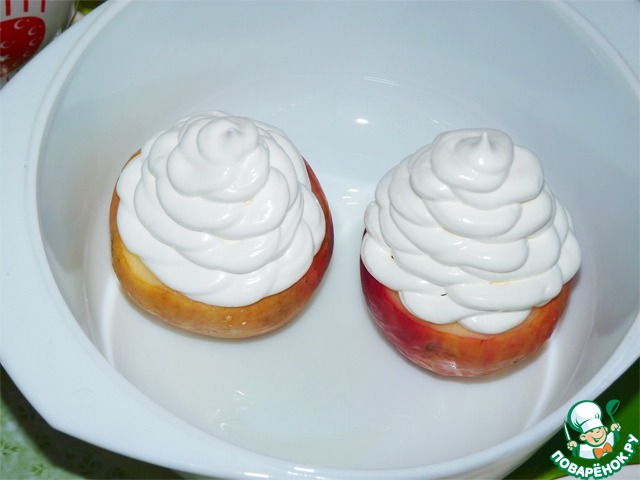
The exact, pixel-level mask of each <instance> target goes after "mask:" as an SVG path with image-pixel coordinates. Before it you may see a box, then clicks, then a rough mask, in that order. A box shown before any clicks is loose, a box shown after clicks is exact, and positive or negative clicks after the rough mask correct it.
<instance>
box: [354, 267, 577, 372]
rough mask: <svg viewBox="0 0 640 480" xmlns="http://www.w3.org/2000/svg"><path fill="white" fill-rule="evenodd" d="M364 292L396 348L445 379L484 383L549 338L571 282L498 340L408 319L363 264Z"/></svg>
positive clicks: (394, 297) (397, 297)
mask: <svg viewBox="0 0 640 480" xmlns="http://www.w3.org/2000/svg"><path fill="white" fill-rule="evenodd" d="M360 278H361V281H362V291H363V293H364V297H365V300H366V302H367V306H368V307H369V310H370V311H371V314H372V315H373V318H374V320H375V322H376V324H377V326H378V327H379V329H380V330H381V332H382V333H383V335H384V336H385V337H386V338H387V340H388V341H389V342H391V344H392V345H394V346H395V347H396V348H397V349H398V350H399V351H400V353H402V354H403V355H404V356H405V357H407V358H408V359H409V360H410V361H412V362H413V363H415V364H416V365H418V366H420V367H422V368H424V369H427V370H430V371H432V372H435V373H438V374H440V375H446V376H461V377H480V376H486V375H492V374H494V373H497V372H500V371H502V370H505V369H507V368H508V367H510V366H513V365H514V364H516V363H517V362H519V361H520V360H522V359H523V358H525V357H527V356H528V355H531V354H532V353H534V352H535V351H536V350H538V348H540V346H541V345H542V344H543V343H544V342H545V341H546V340H547V339H548V338H549V337H550V336H551V333H552V332H553V330H554V328H555V326H556V324H557V323H558V320H559V318H560V316H561V315H562V312H563V311H564V309H565V307H566V304H567V300H568V298H569V292H570V290H571V282H568V283H566V284H565V285H564V287H563V288H562V290H561V291H560V293H559V294H558V295H557V296H556V297H555V298H553V299H552V300H551V301H549V302H548V303H546V304H545V305H543V306H540V307H534V308H533V309H532V310H531V313H530V314H529V316H528V317H527V319H526V320H525V321H524V322H523V323H521V324H520V325H518V326H516V327H514V328H512V329H510V330H507V331H506V332H503V333H498V334H482V333H476V332H473V331H471V330H469V329H467V328H465V327H463V326H462V325H460V324H459V323H457V322H456V323H451V324H446V325H438V324H435V323H431V322H427V321H424V320H421V319H420V318H418V317H416V316H415V315H413V314H412V313H410V312H409V311H408V310H407V309H406V307H405V306H404V305H403V304H402V300H401V299H400V295H399V294H398V292H397V291H395V290H391V289H390V288H388V287H386V286H384V285H382V284H381V283H380V282H378V281H377V280H376V279H375V278H374V277H373V276H372V275H371V274H370V273H369V271H368V270H367V268H366V267H365V265H364V263H363V262H362V260H360Z"/></svg>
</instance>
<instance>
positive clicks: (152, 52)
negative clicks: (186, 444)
mask: <svg viewBox="0 0 640 480" xmlns="http://www.w3.org/2000/svg"><path fill="white" fill-rule="evenodd" d="M150 5H151V3H150V2H135V3H133V4H131V5H129V6H127V8H125V9H123V10H122V12H121V13H120V14H118V15H117V16H116V17H115V18H114V19H113V20H112V21H111V22H109V23H108V24H107V25H106V26H105V27H104V28H103V29H102V31H101V32H100V33H99V34H98V35H96V36H95V38H94V39H93V40H92V42H91V44H90V45H88V46H87V48H86V50H85V53H84V54H83V56H82V57H81V58H80V60H79V61H78V62H77V65H76V66H75V68H74V70H73V71H72V73H71V74H70V75H69V78H68V81H67V82H66V83H65V85H64V88H63V90H62V93H61V95H60V96H59V98H58V101H57V102H56V104H55V107H54V109H53V112H52V114H51V117H50V121H49V125H48V128H47V131H46V135H45V138H44V140H43V144H42V148H41V157H40V165H39V172H38V174H39V180H38V191H37V193H38V209H39V215H40V221H41V228H42V236H43V240H44V243H45V247H46V252H47V255H48V259H49V263H50V266H51V270H52V272H53V274H54V276H55V279H56V281H57V284H58V287H59V289H60V291H61V292H62V294H63V296H64V298H65V300H66V302H67V304H68V306H69V308H70V310H71V311H72V313H73V316H74V317H75V319H76V320H77V322H78V323H79V324H80V325H81V326H82V328H83V329H84V331H85V332H86V334H87V335H88V336H89V338H91V340H92V341H93V342H94V343H95V345H96V347H97V348H98V349H99V350H100V351H101V352H102V353H103V355H104V356H105V357H106V358H107V359H108V360H109V362H111V363H112V364H113V366H114V368H115V369H117V370H118V371H119V372H120V373H121V374H122V375H123V376H124V377H125V378H126V379H128V380H129V381H130V382H131V383H132V384H133V385H134V386H135V387H136V388H138V389H139V390H141V391H142V392H143V393H144V394H146V395H147V396H148V397H149V398H150V399H151V400H152V401H153V402H155V403H157V404H159V405H160V406H162V407H164V408H165V409H166V410H167V411H168V412H170V413H172V414H174V415H176V416H177V417H179V418H181V419H183V420H185V421H186V422H188V423H190V424H192V425H194V426H196V427H197V428H199V429H201V430H203V431H205V432H207V433H209V434H210V435H213V436H215V437H218V438H220V439H222V440H225V441H228V442H229V443H232V444H235V445H238V446H241V447H244V448H246V449H248V450H252V451H255V452H258V453H262V454H266V455H271V456H275V457H278V458H281V459H285V460H287V461H292V462H299V463H304V464H313V465H321V466H329V467H340V468H350V469H367V468H405V467H415V466H420V465H429V464H434V463H437V462H442V461H446V460H450V459H454V458H458V457H464V456H466V455H470V454H473V453H475V452H478V451H481V450H484V449H487V448H489V447H491V446H493V445H495V444H497V443H500V442H503V441H506V440H508V439H510V438H513V437H514V436H516V435H519V434H523V432H526V431H527V429H529V428H531V427H532V426H533V425H535V424H536V423H537V422H539V421H541V419H543V418H544V417H545V416H547V415H548V414H549V413H550V412H552V411H553V410H554V409H556V408H558V407H559V406H560V405H562V404H563V403H564V402H566V401H567V400H568V399H570V398H571V397H572V396H573V395H575V394H576V392H578V391H579V390H580V388H582V387H583V386H584V385H585V383H586V382H587V381H588V380H590V379H591V378H592V377H593V376H594V375H595V374H596V373H597V372H598V370H599V369H600V367H601V366H602V365H603V364H604V363H605V362H606V360H607V359H608V358H609V357H610V356H611V355H612V354H613V352H614V351H615V350H616V348H617V347H618V344H619V343H620V342H621V340H622V338H623V337H624V336H625V334H626V333H627V332H628V330H629V329H630V328H631V326H632V324H633V321H634V319H635V317H636V315H637V312H638V290H637V286H638V269H637V265H638V261H639V259H638V244H639V243H640V237H639V233H638V222H637V221H636V220H637V219H638V218H639V211H638V198H637V195H638V193H637V186H638V161H637V160H638V144H637V138H638V133H637V132H638V128H639V125H638V109H637V98H636V97H635V96H634V95H633V91H632V88H631V86H630V85H629V84H628V83H626V80H625V78H624V77H623V75H621V74H620V72H619V66H618V65H617V64H616V63H615V62H614V61H613V60H611V59H610V58H608V57H607V56H606V55H604V54H603V53H602V50H598V48H599V47H598V45H597V44H596V43H594V42H593V39H591V38H589V37H588V36H586V34H584V33H583V32H582V31H581V30H579V29H578V28H577V27H574V25H573V23H572V19H571V18H570V17H568V16H566V15H565V14H564V13H563V12H562V11H559V10H556V9H555V8H553V7H552V6H550V5H548V4H546V3H540V2H510V3H504V2H499V5H498V4H496V3H485V2H477V3H469V2H448V3H446V4H445V3H442V2H408V3H407V2H401V5H399V4H398V3H394V2H374V3H366V4H364V3H361V2H300V3H292V2H284V3H274V2H256V3H251V4H249V3H247V2H193V3H189V4H188V7H186V6H184V4H181V3H180V2H154V3H153V6H152V7H151V6H150ZM150 10H153V21H149V18H150V17H149V14H150ZM496 19H500V21H497V20H496ZM505 39H508V41H507V40H505ZM584 72H589V75H584ZM207 109H217V110H226V111H229V112H233V113H237V114H240V115H247V116H250V117H253V118H256V119H259V120H262V121H266V122H268V123H271V124H274V125H276V126H278V127H280V128H282V129H283V130H285V131H286V132H287V133H288V134H289V136H290V137H291V138H292V139H293V140H294V142H295V143H296V145H297V146H298V148H299V150H300V151H301V152H302V153H303V155H304V156H305V157H306V158H307V160H308V161H309V163H310V164H311V165H312V166H313V168H314V170H315V171H316V173H317V174H318V176H319V178H320V181H321V183H322V184H323V187H324V188H325V192H326V194H327V196H328V198H329V202H330V205H331V208H332V212H333V215H334V221H335V227H336V248H335V251H334V258H333V261H332V264H331V267H330V269H329V272H328V275H327V277H326V278H325V281H324V283H323V285H322V286H321V288H320V289H319V291H318V292H317V295H316V296H315V298H314V300H313V302H312V304H311V305H309V307H308V308H307V309H306V310H305V312H304V314H303V315H302V316H301V317H300V318H298V319H297V320H296V321H295V322H293V323H292V324H291V325H289V326H287V327H286V328H284V329H283V330H281V331H279V332H276V333H275V334H273V335H269V336H267V337H264V338H259V339H255V340H247V341H221V340H214V339H206V338H200V337H196V336H192V335H188V334H185V333H182V332H178V331H175V330H174V329H172V328H169V327H167V326H165V325H163V324H161V323H159V322H158V321H156V320H154V319H152V318H150V317H149V316H147V315H145V314H143V313H141V312H140V311H139V310H138V309H137V308H135V307H134V306H133V305H132V304H131V303H130V302H129V301H128V300H127V299H126V298H125V297H124V295H123V293H122V291H121V290H120V288H119V286H118V283H117V280H116V279H115V276H114V274H113V272H112V270H111V267H110V255H109V237H108V225H107V212H108V205H109V201H110V197H111V192H112V189H113V186H114V184H115V181H116V179H117V176H118V173H119V171H120V169H121V168H122V166H123V164H124V162H125V161H126V159H127V158H128V157H129V156H130V155H131V154H132V153H133V152H134V151H136V150H137V149H138V148H139V147H140V146H141V145H142V143H143V142H144V141H145V139H146V138H147V137H148V136H150V135H151V134H152V133H154V132H155V131H157V130H158V129H162V128H166V127H168V126H169V125H171V124H172V123H173V122H174V121H175V120H176V119H178V118H179V117H181V116H184V115H187V114H189V113H195V112H199V111H202V110H207ZM477 126H482V127H492V128H499V129H502V130H504V131H506V132H507V133H509V134H510V135H511V136H512V137H513V138H514V140H515V142H516V143H518V144H521V145H524V146H527V147H528V148H530V149H532V150H533V151H534V152H536V153H537V154H538V156H539V158H540V159H541V162H542V164H543V166H544V169H545V172H546V175H547V179H548V181H549V183H550V184H551V186H552V188H553V190H554V192H555V193H556V195H557V196H558V197H559V198H560V199H561V200H562V201H563V202H564V203H565V204H566V205H567V206H568V208H569V210H570V211H571V212H572V214H573V218H574V222H575V225H576V231H577V235H578V238H579V240H580V242H581V245H582V248H583V266H582V269H581V272H580V274H579V277H578V280H577V282H576V286H575V290H574V294H573V296H572V298H571V301H570V305H569V308H568V311H567V313H566V315H565V317H564V319H563V320H562V321H561V323H560V325H559V327H558V329H557V331H556V332H555V334H554V336H553V337H552V339H551V340H550V341H549V342H548V344H547V345H546V346H545V347H544V348H543V349H542V351H541V352H540V353H539V354H537V355H535V356H534V357H533V358H532V359H530V360H528V361H526V362H523V364H522V365H520V366H519V367H517V368H516V369H514V370H512V371H510V372H508V373H506V374H503V375H500V376H497V377H490V378H487V379H480V380H459V379H447V378H441V377H437V376H434V375H431V374H428V373H425V372H423V371H421V370H419V369H417V368H415V367H413V366H412V365H411V364H410V363H408V362H407V361H405V360H404V359H403V358H402V357H401V356H400V355H399V354H397V353H396V352H395V350H393V349H392V348H391V347H390V346H389V345H388V344H387V343H386V342H385V341H384V339H383V338H382V337H381V336H380V335H379V334H378V332H377V331H376V329H375V327H374V325H373V323H372V321H371V319H370V317H369V315H368V313H367V310H366V307H365V305H364V302H363V299H362V295H361V293H360V284H359V278H358V249H359V241H360V235H361V233H362V230H363V222H362V214H363V211H364V208H365V206H366V205H367V204H368V203H369V202H370V201H371V200H372V198H373V191H374V188H375V185H376V183H377V181H378V179H379V178H380V177H381V176H382V175H383V174H384V173H385V172H386V171H387V170H388V169H389V168H391V167H392V166H393V165H395V164H396V163H397V162H399V161H400V160H401V159H402V158H403V157H404V156H406V155H408V154H409V153H412V152H413V151H415V150H416V149H417V148H418V147H420V146H422V145H424V144H426V143H429V142H430V141H431V140H432V139H433V137H434V136H435V135H436V134H437V133H439V132H441V131H443V130H448V129H454V128H464V127H477ZM629 219H632V221H629ZM632 354H633V355H635V354H637V352H633V353H632ZM513 392H517V393H516V394H515V395H516V397H517V401H514V400H513V397H512V395H514V393H513Z"/></svg>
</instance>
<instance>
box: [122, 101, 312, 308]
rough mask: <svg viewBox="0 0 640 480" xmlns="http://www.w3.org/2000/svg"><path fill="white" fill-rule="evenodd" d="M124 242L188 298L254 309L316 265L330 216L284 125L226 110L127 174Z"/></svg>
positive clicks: (192, 126)
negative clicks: (322, 206) (285, 131)
mask: <svg viewBox="0 0 640 480" xmlns="http://www.w3.org/2000/svg"><path fill="white" fill-rule="evenodd" d="M116 188H117V193H118V196H119V197H120V207H119V209H118V216H117V225H118V231H119V232H120V236H121V237H122V241H123V243H124V245H125V246H126V247H127V249H128V250H129V251H131V252H132V253H134V254H136V255H138V256H139V257H140V258H141V259H142V261H143V263H144V264H145V265H146V266H147V268H149V270H150V271H151V272H153V273H154V274H155V275H156V276H157V277H158V279H159V280H160V281H162V282H163V283H164V284H165V285H167V286H168V287H170V288H172V289H174V290H177V291H179V292H181V293H183V294H184V295H186V296H187V297H189V298H192V299H194V300H197V301H200V302H203V303H208V304H211V305H220V306H229V307H236V306H245V305H250V304H252V303H254V302H256V301H258V300H260V299H262V298H264V297H267V296H269V295H273V294H276V293H279V292H281V291H283V290H285V289H287V288H288V287H290V286H291V285H293V284H294V283H295V282H297V281H298V280H299V279H300V278H301V277H302V276H303V275H304V274H305V273H306V272H307V270H308V269H309V267H310V265H311V263H312V261H313V257H314V255H315V254H316V253H317V251H318V250H319V248H320V245H321V244H322V241H323V239H324V233H325V218H324V215H323V212H322V208H321V207H320V204H319V202H318V201H317V199H316V197H315V196H314V195H313V193H312V192H311V184H310V181H309V177H308V174H307V171H306V167H305V162H304V160H303V158H302V157H301V155H300V153H299V152H298V151H297V150H296V148H295V147H294V146H293V144H292V143H291V141H290V140H289V139H288V138H287V137H286V135H285V134H284V133H283V132H281V131H280V130H278V129H277V128H275V127H272V126H270V125H267V124H265V123H262V122H257V121H253V120H250V119H248V118H244V117H237V116H232V115H229V114H226V113H223V112H210V113H207V114H203V115H197V116H193V117H189V118H185V119H183V120H180V121H179V122H177V123H176V124H175V125H174V126H173V127H171V128H170V129H168V130H166V131H162V132H160V133H158V134H156V135H155V136H154V137H152V138H151V139H149V140H148V141H147V143H146V144H145V145H144V146H143V148H142V150H141V152H140V154H139V155H137V156H136V157H134V158H133V159H132V160H131V161H130V162H129V163H128V164H127V165H126V167H125V168H124V170H123V171H122V173H121V175H120V178H119V180H118V183H117V187H116Z"/></svg>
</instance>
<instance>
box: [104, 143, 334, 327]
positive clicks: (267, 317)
mask: <svg viewBox="0 0 640 480" xmlns="http://www.w3.org/2000/svg"><path fill="white" fill-rule="evenodd" d="M136 155H137V153H136V154H134V156H133V157H135V156H136ZM133 157H132V158H133ZM305 165H306V167H307V172H308V174H309V178H310V180H311V187H312V192H313V193H314V195H315V196H316V198H317V199H318V201H319V203H320V206H321V207H322V211H323V213H324V217H325V223H326V228H325V236H324V240H323V242H322V245H321V246H320V249H319V250H318V252H317V253H316V255H315V256H314V258H313V262H312V263H311V266H310V267H309V270H307V273H305V274H304V276H303V277H302V278H301V279H300V280H298V281H297V282H296V283H295V284H293V285H292V286H291V287H289V288H288V289H286V290H284V291H282V292H280V293H277V294H275V295H271V296H269V297H265V298H263V299H262V300H259V301H258V302H256V303H253V304H251V305H248V306H244V307H223V306H216V305H208V304H205V303H202V302H198V301H196V300H192V299H190V298H188V297H186V296H184V295H183V294H181V293H180V292H177V291H175V290H173V289H170V288H169V287H167V286H166V285H164V284H163V283H162V282H161V281H160V280H158V278H157V277H156V276H155V275H154V274H153V273H152V272H151V271H150V270H149V269H148V268H147V267H146V266H145V265H144V264H143V263H142V261H141V259H140V258H139V257H138V256H137V255H134V254H133V253H131V252H130V251H128V250H127V249H126V247H125V246H124V244H123V243H122V239H121V238H120V234H119V232H118V228H117V222H116V217H117V212H118V205H119V204H120V199H119V197H118V195H117V193H116V191H115V190H114V192H113V197H112V201H111V208H110V212H109V227H110V232H111V257H112V264H113V269H114V271H115V273H116V276H117V277H118V280H119V281H120V284H121V285H122V288H123V289H124V291H125V292H126V293H127V294H128V296H129V297H130V298H131V299H132V300H133V301H134V302H135V303H136V304H137V305H138V306H140V307H141V308H142V309H143V310H145V311H147V312H149V313H151V314H153V315H155V316H157V317H159V318H160V319H162V320H164V321H166V322H167V323H170V324H171V325H173V326H175V327H178V328H181V329H184V330H188V331H190V332H193V333H197V334H201V335H207V336H211V337H218V338H247V337H254V336H257V335H263V334H266V333H268V332H271V331H273V330H275V329H277V328H280V327H282V326H283V325H285V324H286V323H288V322H290V321H291V320H293V318H295V317H296V316H297V315H298V313H300V311H301V310H302V309H303V307H304V306H305V305H306V303H307V302H308V301H309V299H310V298H311V296H312V295H313V293H314V291H315V290H316V288H317V287H318V285H319V284H320V282H321V280H322V278H323V277H324V274H325V272H326V271H327V268H328V266H329V262H330V260H331V256H332V254H333V243H334V239H333V237H334V235H333V222H332V218H331V213H330V211H329V205H328V202H327V199H326V197H325V195H324V192H323V191H322V188H321V186H320V182H319V181H318V179H317V177H316V175H315V174H314V172H313V171H312V170H311V168H310V167H309V165H308V164H306V162H305Z"/></svg>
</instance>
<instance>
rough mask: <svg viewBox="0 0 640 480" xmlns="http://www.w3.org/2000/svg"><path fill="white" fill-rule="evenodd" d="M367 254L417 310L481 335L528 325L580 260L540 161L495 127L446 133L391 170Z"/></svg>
mask: <svg viewBox="0 0 640 480" xmlns="http://www.w3.org/2000/svg"><path fill="white" fill-rule="evenodd" d="M365 226H366V230H367V232H366V235H365V237H364V239H363V243H362V249H361V256H362V260H363V262H364V264H365V266H366V268H367V270H368V271H369V273H371V275H373V276H374V277H375V278H376V279H377V280H378V281H379V282H380V283H382V284H383V285H385V286H387V287H388V288H391V289H392V290H396V291H398V292H399V294H400V298H401V300H402V302H403V304H404V306H405V307H406V308H407V309H408V310H409V311H410V312H411V313H413V314H414V315H415V316H417V317H419V318H421V319H423V320H427V321H430V322H433V323H437V324H446V323H453V322H459V323H460V324H462V325H463V326H464V327H466V328H468V329H470V330H473V331H475V332H479V333H489V334H493V333H501V332H504V331H506V330H509V329H511V328H513V327H515V326H517V325H519V324H520V323H522V322H523V321H524V320H525V319H526V317H527V316H528V315H529V313H530V311H531V308H532V307H534V306H539V305H544V304H545V303H547V302H548V301H550V300H551V299H552V298H553V297H555V296H556V295H558V294H559V293H560V290H561V289H562V286H563V285H564V284H565V283H566V282H568V281H569V280H570V279H571V278H572V277H573V276H574V275H575V273H576V272H577V270H578V268H579V266H580V247H579V245H578V242H577V240H576V238H575V235H574V232H573V225H572V221H571V217H570V216H569V213H568V212H567V211H566V209H565V208H564V206H563V205H562V204H561V203H560V202H559V201H558V200H557V199H556V198H555V197H554V195H553V194H552V193H551V190H550V189H549V186H548V185H547V184H546V182H545V180H544V175H543V171H542V167H541V165H540V162H539V161H538V159H537V158H536V156H535V155H534V154H533V153H531V152H530V151H529V150H527V149H525V148H523V147H520V146H517V145H514V144H513V143H512V141H511V138H510V137H509V136H508V135H506V134H505V133H503V132H501V131H497V130H482V129H468V130H457V131H452V132H445V133H442V134H440V135H439V136H438V137H436V139H435V140H434V142H433V143H432V144H431V145H427V146H425V147H423V148H421V149H419V150H418V151H417V152H415V153H414V154H413V155H410V156H408V157H407V158H405V159H404V160H403V161H402V162H401V163H400V164H399V165H397V166H396V167H395V168H393V169H392V170H391V171H389V172H388V173H387V174H386V175H385V176H384V177H383V178H382V180H381V181H380V183H379V184H378V187H377V189H376V195H375V201H374V202H372V203H371V204H370V205H369V206H368V207H367V210H366V213H365Z"/></svg>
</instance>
